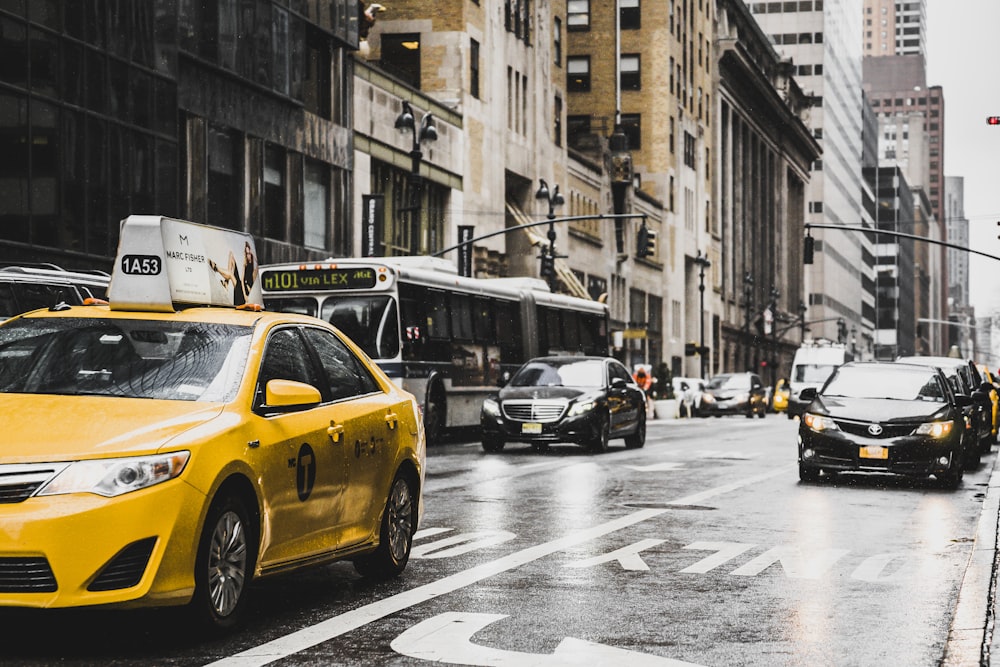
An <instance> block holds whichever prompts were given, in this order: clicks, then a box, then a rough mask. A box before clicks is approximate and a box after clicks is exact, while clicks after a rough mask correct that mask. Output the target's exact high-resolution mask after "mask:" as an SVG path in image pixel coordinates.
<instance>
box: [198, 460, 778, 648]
mask: <svg viewBox="0 0 1000 667" xmlns="http://www.w3.org/2000/svg"><path fill="white" fill-rule="evenodd" d="M794 467H795V466H794V465H788V466H781V467H780V468H777V469H774V470H771V471H770V472H767V473H764V474H760V475H755V476H753V477H748V478H746V479H744V480H742V481H740V482H734V483H732V484H725V485H723V486H717V487H715V488H713V489H707V490H705V491H702V492H700V493H696V494H692V495H690V496H686V497H684V498H679V499H677V500H674V501H671V502H670V503H668V504H669V505H693V504H696V503H694V502H692V501H691V499H693V498H695V499H697V500H698V501H703V500H705V499H707V498H714V497H715V496H719V495H722V494H725V493H729V492H731V491H735V490H737V489H740V488H743V487H745V486H752V485H754V484H757V483H759V482H761V481H764V480H767V479H770V478H772V477H777V476H779V475H787V474H789V471H790V470H792V469H793V468H794ZM669 511H670V508H669V507H665V508H661V509H643V510H638V511H636V512H632V513H631V514H626V515H625V516H623V517H619V518H617V519H612V520H611V521H606V522H604V523H602V524H599V525H597V526H594V527H592V528H587V529H584V530H578V531H576V532H574V533H570V534H569V535H565V536H563V537H560V538H557V539H555V540H551V541H549V542H545V543H542V544H538V545H536V546H533V547H527V548H526V549H522V550H521V551H517V552H514V553H512V554H509V555H507V556H503V557H501V558H498V559H496V560H493V561H490V562H487V563H482V564H480V565H477V566H475V567H471V568H469V569H468V570H463V571H462V572H457V573H455V574H452V575H449V576H447V577H444V578H442V579H438V580H437V581H433V582H431V583H429V584H424V585H423V586H418V587H416V588H414V589H411V590H408V591H403V592H402V593H397V594H396V595H392V596H390V597H387V598H383V599H381V600H376V601H375V602H372V603H370V604H367V605H364V606H363V607H359V608H357V609H353V610H351V611H348V612H345V613H343V614H339V615H337V616H333V617H331V618H328V619H326V620H325V621H320V622H319V623H316V624H315V625H311V626H309V627H305V628H302V629H301V630H297V631H295V632H292V633H290V634H287V635H285V636H283V637H279V638H277V639H274V640H272V641H269V642H265V643H264V644H261V645H259V646H255V647H254V648H250V649H247V650H246V651H242V652H240V653H236V654H235V655H232V656H229V657H226V658H223V659H221V660H217V661H215V662H213V663H210V664H211V665H212V667H251V666H257V665H266V664H268V663H271V662H274V661H276V660H280V659H282V658H285V657H288V656H290V655H294V654H295V653H300V652H301V651H304V650H306V649H309V648H311V647H313V646H316V645H318V644H322V643H323V642H326V641H329V640H331V639H334V638H336V637H339V636H341V635H343V634H346V633H348V632H351V631H352V630H356V629H358V628H360V627H362V626H365V625H367V624H369V623H372V622H374V621H378V620H380V619H383V618H385V617H386V616H389V615H391V614H395V613H398V612H400V611H403V610H404V609H408V608H410V607H413V606H416V605H418V604H421V603H423V602H427V601H430V600H433V599H435V598H438V597H440V596H442V595H446V594H448V593H452V592H454V591H457V590H459V589H461V588H465V587H466V586H470V585H472V584H475V583H477V582H479V581H482V580H483V579H486V578H488V577H492V576H494V575H496V574H500V573H503V572H507V571H508V570H512V569H514V568H517V567H520V566H522V565H525V564H527V563H530V562H532V561H535V560H538V559H539V558H543V557H545V556H549V555H552V554H554V553H557V552H559V551H564V550H566V549H570V548H572V547H575V546H578V545H580V544H583V543H585V542H590V541H592V540H595V539H597V538H599V537H603V536H604V535H607V534H609V533H613V532H615V531H618V530H622V529H623V528H628V527H630V526H633V525H635V524H637V523H641V522H643V521H648V520H649V519H653V518H655V517H658V516H660V515H662V514H665V513H667V512H669Z"/></svg>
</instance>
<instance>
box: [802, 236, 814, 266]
mask: <svg viewBox="0 0 1000 667" xmlns="http://www.w3.org/2000/svg"><path fill="white" fill-rule="evenodd" d="M804 241H805V243H804V244H803V246H802V263H803V264H812V263H813V243H814V241H813V237H812V236H807V237H806V238H805V239H804Z"/></svg>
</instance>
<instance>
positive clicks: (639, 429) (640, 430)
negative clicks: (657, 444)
mask: <svg viewBox="0 0 1000 667" xmlns="http://www.w3.org/2000/svg"><path fill="white" fill-rule="evenodd" d="M645 444H646V415H643V414H640V415H639V423H638V424H636V426H635V432H634V433H632V434H631V435H627V436H625V447H626V448H628V449H639V448H640V447H642V446H643V445H645Z"/></svg>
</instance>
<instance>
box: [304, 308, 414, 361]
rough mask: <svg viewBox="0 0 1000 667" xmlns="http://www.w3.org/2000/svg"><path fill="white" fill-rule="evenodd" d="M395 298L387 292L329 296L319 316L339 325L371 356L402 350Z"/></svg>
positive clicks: (393, 353) (386, 354)
mask: <svg viewBox="0 0 1000 667" xmlns="http://www.w3.org/2000/svg"><path fill="white" fill-rule="evenodd" d="M396 312H397V311H396V302H395V301H394V300H393V299H392V297H389V296H387V295H384V294H373V295H356V296H338V297H332V298H327V299H325V300H324V301H323V307H322V310H321V312H320V314H319V316H320V317H321V318H322V319H324V320H326V321H327V322H329V323H330V324H332V325H333V326H335V327H337V328H338V329H340V330H341V331H342V332H344V334H346V335H347V337H348V338H350V339H351V340H352V341H354V342H355V343H356V344H357V345H358V347H360V348H361V349H362V350H364V351H365V354H367V355H368V356H369V357H371V358H372V359H391V358H393V357H395V356H396V355H397V354H398V353H399V317H398V315H397V314H396Z"/></svg>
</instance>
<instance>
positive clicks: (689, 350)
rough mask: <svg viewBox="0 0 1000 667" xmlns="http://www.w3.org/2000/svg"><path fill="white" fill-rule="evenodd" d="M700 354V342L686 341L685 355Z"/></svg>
mask: <svg viewBox="0 0 1000 667" xmlns="http://www.w3.org/2000/svg"><path fill="white" fill-rule="evenodd" d="M696 354H698V343H693V342H692V343H684V356H685V357H693V356H694V355H696Z"/></svg>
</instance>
